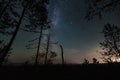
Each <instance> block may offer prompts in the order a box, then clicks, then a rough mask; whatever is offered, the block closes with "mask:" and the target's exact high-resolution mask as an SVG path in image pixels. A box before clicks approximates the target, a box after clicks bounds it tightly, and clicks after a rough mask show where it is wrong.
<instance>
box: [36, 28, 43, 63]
mask: <svg viewBox="0 0 120 80" xmlns="http://www.w3.org/2000/svg"><path fill="white" fill-rule="evenodd" d="M42 34H43V26H41V30H40V36H39V42H38V47H37V54H36V58H35V64H36V65H37V64H38V56H39V49H40V45H41V40H42Z"/></svg>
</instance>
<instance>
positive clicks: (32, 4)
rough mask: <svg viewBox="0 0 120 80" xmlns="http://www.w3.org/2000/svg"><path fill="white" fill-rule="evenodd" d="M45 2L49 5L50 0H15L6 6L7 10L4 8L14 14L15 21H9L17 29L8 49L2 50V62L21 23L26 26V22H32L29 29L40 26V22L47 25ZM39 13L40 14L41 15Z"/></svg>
mask: <svg viewBox="0 0 120 80" xmlns="http://www.w3.org/2000/svg"><path fill="white" fill-rule="evenodd" d="M12 1H13V0H12ZM43 4H45V5H47V4H48V0H15V1H14V2H12V3H11V5H12V6H9V7H7V8H6V10H4V11H6V12H9V13H8V14H9V16H12V17H13V18H14V19H12V21H14V22H11V21H8V22H10V23H11V24H13V26H14V27H15V29H14V31H13V33H12V37H11V39H10V41H9V43H8V45H7V47H6V49H5V50H3V51H2V52H1V53H2V56H1V57H0V63H2V62H3V61H4V58H5V57H6V55H7V53H8V51H9V50H10V48H11V46H12V44H13V42H14V40H15V38H16V35H17V33H18V31H19V30H20V27H21V24H22V26H24V25H25V27H26V25H27V24H24V23H28V24H30V26H29V27H28V26H27V28H29V29H31V28H32V29H35V28H36V27H38V26H36V25H39V24H41V25H45V24H44V22H45V19H46V17H47V16H46V15H45V16H43V15H44V13H42V12H44V9H45V7H44V6H45V5H43ZM40 13H41V14H40ZM4 14H5V13H4ZM38 15H40V17H39V16H38ZM38 17H39V19H38ZM4 21H5V20H4ZM0 22H1V21H0ZM32 25H34V26H32Z"/></svg>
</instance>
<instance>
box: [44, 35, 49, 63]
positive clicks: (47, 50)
mask: <svg viewBox="0 0 120 80" xmlns="http://www.w3.org/2000/svg"><path fill="white" fill-rule="evenodd" d="M49 46H50V34H48V40H47V48H46V54H45V64H47V56H48V52H49Z"/></svg>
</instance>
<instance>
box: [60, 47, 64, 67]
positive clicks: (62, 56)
mask: <svg viewBox="0 0 120 80" xmlns="http://www.w3.org/2000/svg"><path fill="white" fill-rule="evenodd" d="M60 49H61V58H62V65H64V55H63V47H62V45H60Z"/></svg>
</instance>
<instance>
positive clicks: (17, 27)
mask: <svg viewBox="0 0 120 80" xmlns="http://www.w3.org/2000/svg"><path fill="white" fill-rule="evenodd" d="M25 10H26V9H25V7H24V8H23V10H22V13H21V17H20V19H19V22H18V25H17V26H16V29H15V31H14V33H13V36H12V38H11V40H10V42H9V44H8V46H7V48H6V49H5V50H4V51H3V52H1V53H2V56H0V64H2V62H3V61H4V59H5V57H6V56H7V54H8V52H9V50H10V48H11V46H12V44H13V42H14V40H15V37H16V35H17V33H18V30H19V28H20V25H21V23H22V19H23V17H24V14H25Z"/></svg>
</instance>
